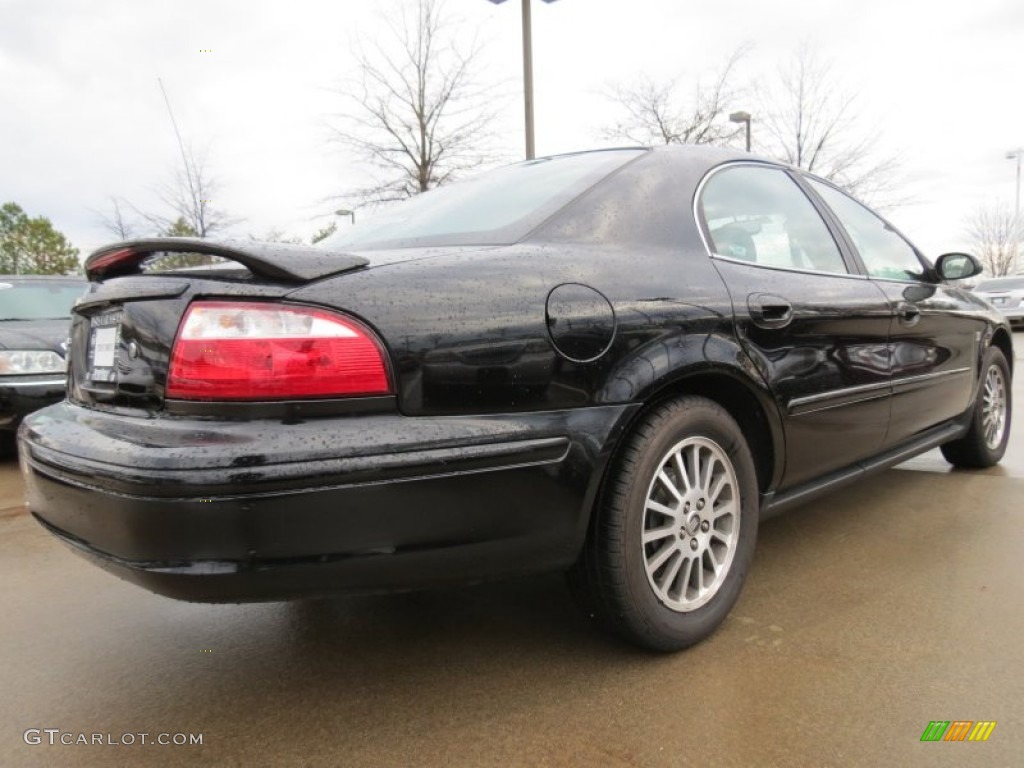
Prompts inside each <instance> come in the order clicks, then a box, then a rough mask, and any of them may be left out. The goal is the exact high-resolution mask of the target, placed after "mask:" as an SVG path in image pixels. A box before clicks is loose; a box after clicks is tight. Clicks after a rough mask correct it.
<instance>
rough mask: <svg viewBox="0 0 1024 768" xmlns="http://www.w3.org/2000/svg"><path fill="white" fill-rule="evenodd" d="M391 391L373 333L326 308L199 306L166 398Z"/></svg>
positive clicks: (189, 319)
mask: <svg viewBox="0 0 1024 768" xmlns="http://www.w3.org/2000/svg"><path fill="white" fill-rule="evenodd" d="M390 393H391V385H390V382H389V380H388V372H387V366H386V365H385V363H384V352H383V350H382V349H381V346H380V344H379V343H378V342H377V340H376V339H375V338H374V337H373V335H372V334H371V333H370V331H369V330H367V329H366V328H364V327H363V326H362V325H361V324H360V323H358V322H356V321H355V320H352V319H350V318H347V317H343V316H341V315H337V314H335V313H333V312H328V311H327V310H322V309H312V308H308V307H295V306H284V305H279V304H258V303H254V302H227V301H223V302H222V301H197V302H195V303H193V304H192V305H191V306H190V307H189V308H188V312H186V313H185V319H184V320H183V321H182V323H181V327H180V328H179V329H178V337H177V338H176V339H175V340H174V348H173V349H172V350H171V365H170V370H169V371H168V373H167V397H169V398H177V399H182V400H286V399H295V398H302V397H345V396H351V395H386V394H390Z"/></svg>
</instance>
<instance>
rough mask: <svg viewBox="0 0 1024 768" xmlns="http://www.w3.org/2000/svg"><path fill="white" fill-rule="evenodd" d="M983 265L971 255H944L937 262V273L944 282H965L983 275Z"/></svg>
mask: <svg viewBox="0 0 1024 768" xmlns="http://www.w3.org/2000/svg"><path fill="white" fill-rule="evenodd" d="M982 270H983V267H982V266H981V263H980V262H979V261H978V260H977V259H976V258H974V257H973V256H971V254H969V253H944V254H942V255H941V256H939V258H938V259H937V260H936V262H935V272H936V274H937V275H938V276H939V277H941V278H942V279H943V280H964V279H966V278H968V277H974V276H975V275H980V274H981V273H982Z"/></svg>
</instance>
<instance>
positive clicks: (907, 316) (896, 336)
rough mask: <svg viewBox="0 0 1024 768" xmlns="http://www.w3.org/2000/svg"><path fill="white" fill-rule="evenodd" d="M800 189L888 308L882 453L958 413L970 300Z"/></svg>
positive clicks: (832, 193) (843, 202)
mask: <svg viewBox="0 0 1024 768" xmlns="http://www.w3.org/2000/svg"><path fill="white" fill-rule="evenodd" d="M807 181H808V183H809V184H810V186H811V188H812V189H813V190H814V191H815V192H816V193H817V194H818V195H820V196H821V198H822V199H823V200H824V202H825V203H826V204H827V205H828V207H829V208H830V210H831V212H832V213H833V214H834V215H835V217H836V219H837V220H838V221H839V223H840V224H841V226H842V229H843V230H844V234H845V236H846V237H848V238H849V241H850V244H851V245H852V247H853V248H854V249H855V251H856V255H857V256H858V258H859V259H860V261H861V263H862V264H863V268H864V270H865V272H866V273H867V275H868V276H869V278H870V280H871V282H872V283H874V284H875V285H877V286H878V288H879V289H880V290H881V291H883V292H884V293H885V295H886V298H887V300H888V302H889V305H890V307H891V308H892V326H891V328H890V331H889V357H890V361H891V368H892V385H893V394H892V418H891V420H890V424H889V433H888V435H887V437H886V445H887V446H894V445H897V444H899V443H901V442H903V441H905V440H907V439H908V438H910V437H912V436H913V435H915V434H917V433H919V432H921V431H923V430H925V429H928V428H929V427H932V426H935V425H936V424H939V423H940V422H943V421H945V420H947V419H950V418H953V417H954V416H957V415H959V414H961V413H963V412H964V411H965V410H966V409H967V408H968V407H969V406H970V403H971V398H972V393H973V390H974V383H975V381H976V380H977V378H978V375H979V373H978V372H979V366H980V359H981V358H980V349H979V347H980V344H981V338H982V334H983V331H984V329H985V320H984V318H983V317H981V315H980V313H979V312H978V311H977V306H976V305H975V303H974V302H973V301H972V300H971V297H970V296H969V295H967V294H965V293H964V291H963V289H960V288H956V287H954V286H951V285H946V284H945V283H943V282H942V281H940V280H938V279H937V278H936V277H934V275H933V273H932V269H931V268H930V267H929V266H928V265H927V263H926V262H925V261H924V259H923V258H922V257H921V255H920V253H919V252H918V251H917V249H916V248H914V246H913V245H911V244H910V243H909V242H908V241H907V240H906V239H905V238H904V237H903V236H902V235H901V234H900V233H899V232H897V231H896V230H895V229H894V228H893V227H892V226H891V225H890V224H889V223H888V222H887V221H885V220H884V219H882V218H881V217H880V216H878V215H877V214H875V213H874V212H872V211H871V210H869V209H868V208H867V207H865V206H864V205H862V204H861V203H859V202H857V201H856V200H854V199H853V198H852V197H850V196H849V195H847V194H845V193H844V192H841V191H840V190H838V189H836V188H835V187H833V186H832V185H830V184H827V183H825V182H823V181H821V180H818V179H813V178H807Z"/></svg>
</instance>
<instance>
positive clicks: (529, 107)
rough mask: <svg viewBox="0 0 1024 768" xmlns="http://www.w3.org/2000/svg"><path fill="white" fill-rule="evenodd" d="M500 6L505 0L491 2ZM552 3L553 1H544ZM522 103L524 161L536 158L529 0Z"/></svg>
mask: <svg viewBox="0 0 1024 768" xmlns="http://www.w3.org/2000/svg"><path fill="white" fill-rule="evenodd" d="M491 2H492V3H494V4H495V5H501V4H502V3H504V2H505V0H491ZM544 2H545V3H553V2H555V0H544ZM523 101H524V103H525V113H526V159H527V160H533V158H534V157H536V154H535V153H534V149H533V31H532V28H531V23H530V0H523Z"/></svg>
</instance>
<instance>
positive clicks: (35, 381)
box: [0, 275, 87, 456]
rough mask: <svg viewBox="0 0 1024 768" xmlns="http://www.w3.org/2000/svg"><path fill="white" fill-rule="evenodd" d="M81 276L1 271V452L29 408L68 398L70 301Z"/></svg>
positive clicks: (81, 286)
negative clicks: (66, 375) (66, 380)
mask: <svg viewBox="0 0 1024 768" xmlns="http://www.w3.org/2000/svg"><path fill="white" fill-rule="evenodd" d="M86 287H87V284H86V282H85V281H84V280H82V279H81V278H74V277H44V276H41V275H28V276H26V275H0V456H6V455H8V454H11V453H13V451H14V433H15V431H16V430H17V428H18V424H20V423H21V419H22V418H23V417H24V416H26V415H27V414H29V413H31V412H32V411H35V410H37V409H39V408H42V407H43V406H46V405H50V404H51V403H56V402H60V401H61V400H63V399H64V381H65V378H66V377H65V371H66V364H65V360H64V357H65V354H66V352H67V342H68V332H69V329H70V325H71V306H72V305H73V304H74V303H75V299H77V298H78V297H79V296H81V295H82V294H83V293H84V292H85V289H86Z"/></svg>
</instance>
